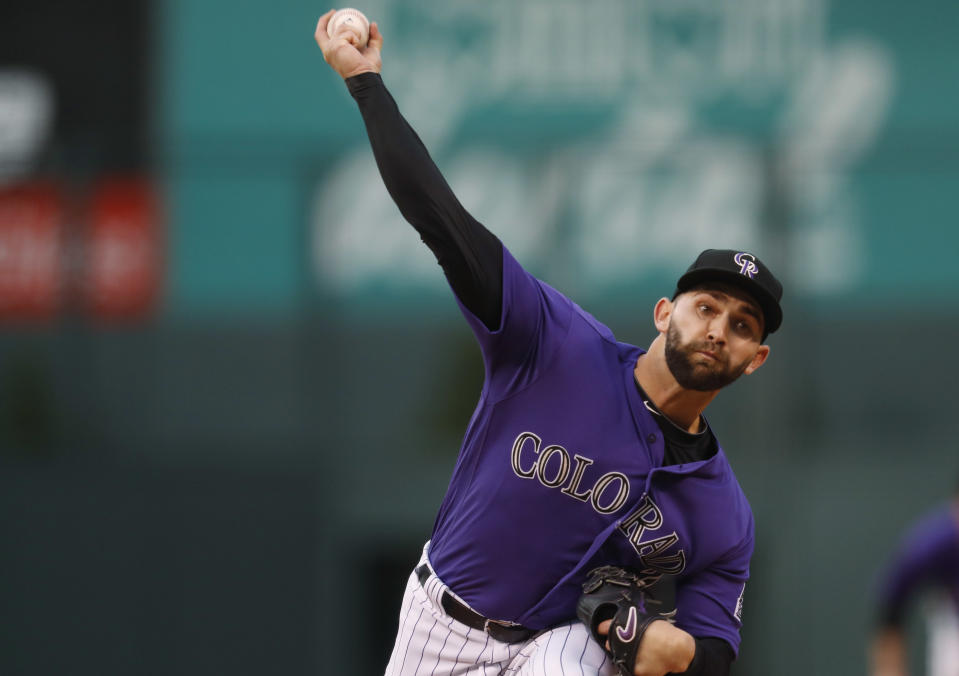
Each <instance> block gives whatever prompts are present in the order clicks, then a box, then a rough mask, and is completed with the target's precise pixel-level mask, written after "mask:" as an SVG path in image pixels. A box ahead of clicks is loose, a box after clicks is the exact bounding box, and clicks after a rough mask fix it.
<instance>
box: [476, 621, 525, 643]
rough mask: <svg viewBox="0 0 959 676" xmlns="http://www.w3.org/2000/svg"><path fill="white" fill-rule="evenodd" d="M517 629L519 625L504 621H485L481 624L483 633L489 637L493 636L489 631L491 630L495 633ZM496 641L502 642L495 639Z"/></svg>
mask: <svg viewBox="0 0 959 676" xmlns="http://www.w3.org/2000/svg"><path fill="white" fill-rule="evenodd" d="M517 627H519V625H518V624H516V623H515V622H506V621H505V620H486V622H485V623H483V631H484V632H486V634H487V635H489V636H493V632H492V631H490V629H492V630H493V631H496V630H497V629H503V630H505V631H511V630H515V629H516V628H517ZM497 633H498V632H497ZM493 638H496V636H493ZM497 640H502V639H498V638H497Z"/></svg>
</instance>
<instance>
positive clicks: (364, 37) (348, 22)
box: [326, 7, 370, 47]
mask: <svg viewBox="0 0 959 676" xmlns="http://www.w3.org/2000/svg"><path fill="white" fill-rule="evenodd" d="M341 26H345V27H346V29H347V30H350V31H352V32H353V33H354V34H355V35H356V37H357V38H358V39H359V42H358V43H356V46H357V47H365V46H366V42H367V41H368V40H369V39H370V22H369V19H367V18H366V16H365V15H364V14H363V12H361V11H360V10H358V9H353V8H352V7H347V8H345V9H340V10H337V12H336V14H334V15H333V16H332V17H330V23H328V24H327V25H326V33H327V35H329V36H330V37H333V36H334V35H335V34H336V32H337V31H338V30H339V29H340V27H341Z"/></svg>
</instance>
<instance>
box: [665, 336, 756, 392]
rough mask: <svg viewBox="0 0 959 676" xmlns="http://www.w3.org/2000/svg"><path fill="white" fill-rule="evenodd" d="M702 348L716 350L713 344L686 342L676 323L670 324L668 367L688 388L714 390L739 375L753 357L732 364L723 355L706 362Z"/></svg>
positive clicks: (700, 390)
mask: <svg viewBox="0 0 959 676" xmlns="http://www.w3.org/2000/svg"><path fill="white" fill-rule="evenodd" d="M700 350H709V351H711V352H712V351H714V349H713V345H712V344H711V343H706V342H701V343H687V344H683V342H682V338H681V337H680V335H679V329H677V328H676V327H675V326H674V325H673V323H672V322H670V323H669V328H668V329H667V331H666V366H667V367H668V368H669V372H670V373H672V374H673V378H675V379H676V382H677V383H679V384H680V386H681V387H683V388H685V389H687V390H695V391H697V392H712V391H714V390H719V389H722V388H723V387H726V386H727V385H729V384H730V383H732V382H734V381H735V380H736V379H737V378H739V376H741V375H742V374H743V372H744V371H745V370H746V367H747V366H749V362H750V359H746V360H744V361H743V363H741V364H737V365H736V366H730V364H729V359H728V357H726V356H725V355H721V356H719V357H718V358H717V361H716V362H709V363H707V364H702V363H701V361H702V359H703V357H702V355H700V354H698V352H699V351H700ZM694 360H697V361H698V362H700V363H696V362H695V361H694Z"/></svg>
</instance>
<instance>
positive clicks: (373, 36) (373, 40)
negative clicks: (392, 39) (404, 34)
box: [370, 21, 383, 52]
mask: <svg viewBox="0 0 959 676" xmlns="http://www.w3.org/2000/svg"><path fill="white" fill-rule="evenodd" d="M370 47H372V48H373V49H375V50H376V51H378V52H379V51H382V50H383V34H382V33H380V27H379V26H378V25H377V24H376V22H375V21H374V22H372V23H371V24H370Z"/></svg>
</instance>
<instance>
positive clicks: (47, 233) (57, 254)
mask: <svg viewBox="0 0 959 676" xmlns="http://www.w3.org/2000/svg"><path fill="white" fill-rule="evenodd" d="M62 285H63V206H62V200H61V197H60V193H59V191H58V190H57V188H56V186H54V185H53V184H50V183H41V182H37V183H32V184H20V185H14V186H5V187H3V186H0V319H4V320H25V319H26V320H36V319H50V318H52V317H53V316H54V315H55V314H56V313H57V311H58V310H59V308H60V303H61V290H62Z"/></svg>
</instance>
